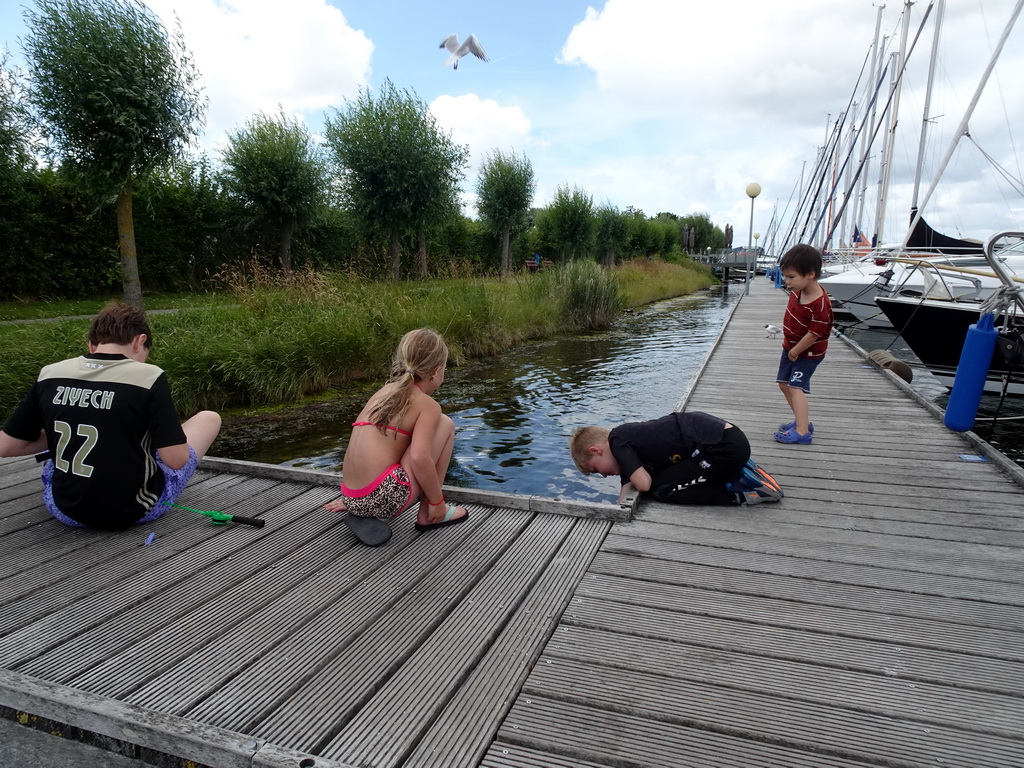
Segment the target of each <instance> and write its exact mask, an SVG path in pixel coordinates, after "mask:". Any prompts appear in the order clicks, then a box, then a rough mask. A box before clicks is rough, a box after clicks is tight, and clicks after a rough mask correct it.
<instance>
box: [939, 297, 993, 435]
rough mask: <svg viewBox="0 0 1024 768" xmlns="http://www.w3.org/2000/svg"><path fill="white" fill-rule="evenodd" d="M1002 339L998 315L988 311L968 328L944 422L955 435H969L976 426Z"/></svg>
mask: <svg viewBox="0 0 1024 768" xmlns="http://www.w3.org/2000/svg"><path fill="white" fill-rule="evenodd" d="M998 337H999V334H998V333H997V332H996V329H995V315H994V314H992V313H991V312H986V313H985V314H984V315H982V316H981V318H979V320H978V322H977V323H974V324H972V325H971V327H970V328H968V329H967V338H966V339H965V340H964V348H963V351H961V352H960V362H959V364H958V365H957V367H956V377H955V378H954V379H953V388H952V389H951V390H950V393H949V403H948V404H947V405H946V415H945V416H944V417H943V419H942V421H943V423H944V424H945V425H946V426H947V427H949V428H950V429H951V430H953V431H954V432H966V431H968V430H969V429H970V428H971V427H973V426H974V420H975V418H976V417H977V415H978V406H979V405H981V394H982V392H984V390H985V377H986V376H987V375H988V369H989V366H990V365H991V364H992V353H993V352H995V349H996V339H997V338H998Z"/></svg>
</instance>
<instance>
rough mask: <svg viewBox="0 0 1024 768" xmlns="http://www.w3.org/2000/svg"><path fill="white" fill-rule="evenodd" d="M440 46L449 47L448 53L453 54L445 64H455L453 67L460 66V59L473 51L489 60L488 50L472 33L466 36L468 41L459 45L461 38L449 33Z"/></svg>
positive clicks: (477, 55) (475, 54) (479, 57)
mask: <svg viewBox="0 0 1024 768" xmlns="http://www.w3.org/2000/svg"><path fill="white" fill-rule="evenodd" d="M438 47H439V48H447V49H448V53H450V54H451V56H449V57H448V59H447V60H446V61H445V63H444V65H445V66H446V67H447V66H448V65H449V64H454V65H455V66H454V67H453V69H458V68H459V59H461V58H462V57H463V56H465V55H466V54H467V53H472V54H473V55H474V56H476V57H477V58H478V59H483V60H484V61H488V58H487V51H485V50H484V47H483V46H482V45H480V41H479V40H477V39H476V35H470V36H469V37H467V38H466V42H464V43H463V44H462V45H459V38H458V37H456V36H455V35H448V37H446V38H445V39H444V40H443V41H442V42H441V45H439V46H438Z"/></svg>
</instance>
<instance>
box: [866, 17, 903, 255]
mask: <svg viewBox="0 0 1024 768" xmlns="http://www.w3.org/2000/svg"><path fill="white" fill-rule="evenodd" d="M911 5H912V3H911V2H910V0H907V1H906V2H905V3H904V4H903V29H901V30H900V50H899V54H898V56H899V62H898V63H897V65H896V73H895V75H896V80H895V83H894V85H893V87H894V89H895V90H894V91H893V99H892V107H891V108H890V109H891V110H892V112H891V113H890V115H889V137H888V141H886V144H885V172H884V173H883V174H882V188H881V190H879V195H878V213H877V218H876V221H875V244H876V245H877V244H879V243H881V241H882V233H883V230H884V228H885V208H886V204H887V203H888V200H889V183H890V180H891V179H892V155H893V152H894V151H895V149H896V126H897V125H898V124H899V117H900V92H901V91H902V89H903V70H904V68H905V67H906V65H907V38H908V37H909V35H910V7H911Z"/></svg>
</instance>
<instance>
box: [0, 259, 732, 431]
mask: <svg viewBox="0 0 1024 768" xmlns="http://www.w3.org/2000/svg"><path fill="white" fill-rule="evenodd" d="M227 281H228V283H229V284H230V285H231V286H232V290H231V291H230V292H225V293H224V294H217V295H216V296H214V295H198V296H189V297H179V300H178V301H173V300H171V299H170V298H168V302H169V303H170V304H171V305H172V306H175V307H177V308H178V309H179V311H178V312H176V313H171V314H156V315H152V316H151V317H150V324H151V326H152V328H153V336H154V345H153V351H152V355H151V357H150V360H151V362H153V363H155V364H156V365H159V366H160V367H162V368H163V369H164V370H165V371H167V375H168V378H169V380H170V382H171V388H172V391H173V394H174V399H175V403H176V404H177V406H178V410H179V412H180V413H181V414H182V415H187V414H190V413H192V412H194V411H196V410H198V409H200V408H214V409H218V410H223V409H226V408H240V407H249V406H266V405H273V404H278V403H283V402H290V401H294V400H298V399H300V398H303V397H307V396H309V395H313V394H317V393H320V392H323V391H325V390H328V389H330V388H332V387H336V386H339V385H343V384H345V383H346V382H350V381H353V380H363V379H373V380H379V379H382V378H384V377H386V376H387V373H388V370H389V367H390V362H391V356H392V354H393V352H394V349H395V347H396V345H397V343H398V340H399V339H400V338H401V336H402V335H403V334H404V333H405V332H406V331H409V330H412V329H414V328H419V327H421V326H430V327H432V328H435V329H437V330H438V331H440V332H441V333H442V334H443V335H444V337H445V339H446V340H447V341H448V346H449V350H450V353H451V360H452V363H453V364H455V365H458V364H460V363H462V362H464V361H466V360H468V359H470V358H475V357H481V356H488V355H495V354H499V353H500V352H502V351H504V350H507V349H510V348H512V347H515V346H516V345H518V344H521V343H523V342H525V341H528V340H530V339H536V338H545V337H549V336H553V335H557V334H562V333H573V332H577V331H581V330H591V329H597V328H602V327H606V326H607V325H609V324H610V323H611V322H612V321H613V320H614V319H615V317H616V316H617V313H618V312H619V310H620V309H621V308H622V307H623V306H638V305H640V304H646V303H649V302H651V301H656V300H658V299H663V298H668V297H670V296H679V295H683V294H686V293H692V292H693V291H695V290H697V289H699V288H702V287H705V286H707V285H710V284H711V283H712V282H714V280H713V278H712V277H711V276H710V274H709V273H708V274H705V273H704V272H703V271H701V270H695V269H690V268H687V267H684V266H678V265H673V264H666V263H664V262H660V261H655V262H649V261H646V260H643V261H637V262H629V263H626V264H624V265H622V266H620V267H617V268H616V269H615V270H613V271H612V272H608V271H606V270H604V269H602V268H601V267H599V266H598V265H597V264H595V263H594V262H591V261H585V260H578V261H577V262H575V263H574V264H570V265H567V266H565V267H562V268H559V269H552V270H547V271H545V272H543V273H540V274H537V275H529V274H525V273H524V274H519V275H513V276H510V277H508V278H505V279H498V278H486V279H477V278H464V279H452V280H437V281H431V282H404V283H365V282H357V281H353V280H351V279H349V278H347V277H345V276H342V275H332V274H325V273H312V272H309V273H304V274H297V275H295V276H294V277H293V279H292V280H290V281H282V280H281V278H280V276H278V275H274V274H270V273H256V274H252V273H250V274H245V275H243V274H241V273H236V274H234V275H228V276H227ZM104 303H105V301H99V302H98V303H97V304H96V305H95V309H98V308H99V307H101V306H102V305H103V304H104ZM154 303H155V302H150V301H149V299H148V298H147V308H152V306H153V304H154ZM50 307H51V308H50V309H49V310H45V309H43V308H42V307H40V308H39V310H38V312H39V314H37V315H36V316H46V315H47V313H48V312H51V313H55V314H56V315H59V314H63V312H64V305H61V307H60V308H59V309H54V308H53V305H50ZM49 316H51V317H52V316H54V314H50V315H49ZM88 325H89V320H88V319H62V320H55V321H53V322H47V323H19V324H7V325H0V343H3V344H4V345H5V348H6V349H8V350H17V353H16V354H13V355H10V357H11V358H13V360H12V361H11V362H9V364H8V365H7V366H5V367H4V368H2V369H0V412H2V413H3V414H4V415H6V414H9V413H10V411H11V410H12V409H13V408H14V406H15V405H16V404H17V402H18V400H19V399H20V398H21V397H22V396H24V393H25V392H26V391H27V389H28V387H29V386H30V385H31V382H32V381H33V380H34V379H35V376H36V374H37V373H38V371H39V369H40V368H41V367H42V366H43V365H46V364H48V363H51V362H54V361H56V360H61V359H64V358H67V357H73V356H74V355H77V354H80V353H82V352H83V351H84V349H85V335H86V332H87V330H88Z"/></svg>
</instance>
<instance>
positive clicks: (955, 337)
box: [875, 232, 1024, 395]
mask: <svg viewBox="0 0 1024 768" xmlns="http://www.w3.org/2000/svg"><path fill="white" fill-rule="evenodd" d="M1006 238H1024V233H1019V232H1003V233H999V234H997V235H994V236H993V237H992V238H990V240H989V243H988V244H987V246H986V247H987V248H989V247H994V246H995V245H996V244H997V243H998V241H1000V240H1002V239H1006ZM988 254H989V255H988V256H987V258H986V266H987V267H988V274H991V275H994V276H995V279H996V281H997V282H998V288H996V289H993V290H991V291H989V292H988V295H987V296H986V297H985V298H984V299H982V298H979V297H977V296H959V297H951V296H949V295H948V294H947V295H946V296H945V297H942V298H938V297H935V296H926V295H920V294H918V295H916V296H915V295H913V293H912V292H911V291H905V292H896V293H894V294H893V295H888V296H878V297H877V298H876V299H875V301H876V303H877V305H878V307H879V309H880V310H881V311H882V312H884V313H885V315H886V317H887V318H888V319H889V321H890V322H891V324H892V326H893V327H894V328H895V329H896V331H898V332H899V334H900V336H902V337H903V340H904V341H905V342H906V343H907V346H909V347H910V348H911V349H912V350H913V352H914V354H915V355H917V357H918V358H919V359H920V360H921V362H922V363H923V364H924V365H925V367H926V368H928V370H929V371H931V373H932V374H933V375H934V376H935V377H936V378H938V379H939V381H941V382H942V383H943V384H944V385H945V386H947V387H951V386H952V385H953V380H954V378H955V376H956V369H957V366H958V364H959V362H960V355H961V352H962V351H963V346H964V340H965V339H966V338H967V332H968V329H969V328H970V326H971V324H972V323H977V322H978V319H979V318H980V317H981V315H982V314H984V313H985V312H987V311H992V312H993V313H994V314H995V316H996V318H995V324H996V328H997V330H998V331H999V334H1000V335H999V340H998V343H997V348H996V351H995V353H994V354H993V355H992V361H991V364H990V366H989V370H988V374H987V376H986V382H985V391H987V392H1004V391H1005V392H1006V393H1007V394H1011V395H1024V299H1022V298H1021V295H1020V293H1019V291H1020V290H1021V289H1022V288H1024V277H1021V276H1020V273H1018V274H1017V275H1014V274H1013V273H1012V272H1011V271H1010V270H1009V269H1007V268H1006V267H1007V264H1009V263H1011V262H1012V261H1014V260H1015V259H1016V260H1017V261H1018V262H1019V261H1020V259H1021V258H1022V257H1024V239H1018V240H1017V241H1016V242H1015V243H1014V245H1013V246H1011V247H1010V248H1007V249H1004V250H1002V251H1000V252H999V253H998V254H994V255H993V253H992V251H991V250H989V251H988ZM938 272H939V273H940V276H942V277H947V276H948V275H947V274H946V273H947V272H948V270H944V269H942V268H939V270H938ZM986 279H988V278H987V277H986ZM1004 289H1005V290H1004Z"/></svg>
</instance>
